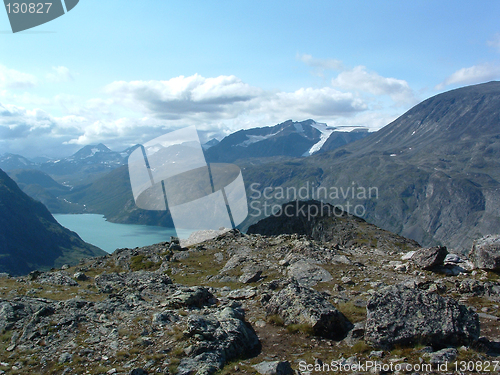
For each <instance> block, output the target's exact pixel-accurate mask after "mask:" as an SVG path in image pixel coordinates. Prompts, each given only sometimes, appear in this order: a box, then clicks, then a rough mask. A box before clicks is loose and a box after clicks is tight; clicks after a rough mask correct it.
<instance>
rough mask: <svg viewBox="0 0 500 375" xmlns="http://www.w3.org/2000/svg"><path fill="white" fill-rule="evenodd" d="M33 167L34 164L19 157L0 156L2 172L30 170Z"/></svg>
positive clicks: (10, 155)
mask: <svg viewBox="0 0 500 375" xmlns="http://www.w3.org/2000/svg"><path fill="white" fill-rule="evenodd" d="M35 166H36V164H35V163H33V162H32V161H30V160H28V159H26V158H25V157H24V156H21V155H16V154H3V155H2V156H0V169H2V170H4V171H10V170H13V169H30V168H34V167H35Z"/></svg>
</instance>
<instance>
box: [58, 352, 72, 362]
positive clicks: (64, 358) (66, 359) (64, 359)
mask: <svg viewBox="0 0 500 375" xmlns="http://www.w3.org/2000/svg"><path fill="white" fill-rule="evenodd" d="M72 358H73V356H72V355H71V354H70V353H63V354H61V356H60V357H59V363H66V362H71V359H72Z"/></svg>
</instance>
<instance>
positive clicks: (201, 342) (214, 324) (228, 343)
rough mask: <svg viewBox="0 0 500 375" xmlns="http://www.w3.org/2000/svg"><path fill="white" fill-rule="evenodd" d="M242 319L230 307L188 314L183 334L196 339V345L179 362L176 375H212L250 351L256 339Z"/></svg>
mask: <svg viewBox="0 0 500 375" xmlns="http://www.w3.org/2000/svg"><path fill="white" fill-rule="evenodd" d="M244 319H245V315H244V312H243V311H242V310H240V309H234V308H232V307H226V308H224V309H223V310H221V311H217V312H214V313H210V314H207V315H196V314H193V315H190V316H189V318H188V322H187V329H186V330H185V331H184V334H185V335H186V336H188V337H196V343H195V344H193V345H192V346H191V347H190V348H189V351H188V354H187V355H188V358H184V359H182V360H181V362H180V363H179V367H178V368H177V374H178V375H188V374H198V375H207V374H213V373H214V372H216V371H217V370H220V369H221V368H222V367H223V366H224V364H225V363H226V362H227V361H229V360H231V359H232V358H236V357H238V356H240V355H242V354H243V353H248V352H250V351H252V350H254V349H255V348H256V347H257V346H258V345H259V339H258V337H257V335H256V334H255V332H254V331H253V329H252V328H251V327H250V326H249V325H247V324H246V323H245V321H244Z"/></svg>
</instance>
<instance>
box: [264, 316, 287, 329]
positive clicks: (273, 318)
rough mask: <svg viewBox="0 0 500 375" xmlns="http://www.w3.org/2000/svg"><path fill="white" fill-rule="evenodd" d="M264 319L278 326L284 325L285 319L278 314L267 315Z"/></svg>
mask: <svg viewBox="0 0 500 375" xmlns="http://www.w3.org/2000/svg"><path fill="white" fill-rule="evenodd" d="M266 320H267V322H268V323H271V324H274V325H275V326H278V327H283V326H284V325H285V321H284V320H283V318H282V317H281V316H279V315H278V314H273V315H269V316H268V317H267V319H266Z"/></svg>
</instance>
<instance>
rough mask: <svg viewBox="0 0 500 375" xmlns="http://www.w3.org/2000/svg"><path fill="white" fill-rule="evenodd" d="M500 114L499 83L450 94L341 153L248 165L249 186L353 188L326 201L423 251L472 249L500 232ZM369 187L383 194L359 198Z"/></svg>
mask: <svg viewBox="0 0 500 375" xmlns="http://www.w3.org/2000/svg"><path fill="white" fill-rule="evenodd" d="M499 108H500V82H489V83H485V84H480V85H474V86H469V87H464V88H460V89H456V90H452V91H449V92H446V93H443V94H439V95H436V96H434V97H431V98H429V99H427V100H425V101H423V102H422V103H420V104H418V105H417V106H415V107H413V108H412V109H410V110H409V111H408V112H406V113H405V114H403V115H402V116H400V117H399V118H398V119H396V120H395V121H393V122H392V123H390V124H389V125H387V126H385V127H384V128H382V129H381V130H379V131H378V132H375V133H372V134H370V135H369V136H367V137H365V138H363V139H361V140H359V141H357V142H353V143H350V144H348V145H345V146H343V147H341V148H338V149H336V150H333V151H329V152H325V153H322V154H319V155H313V156H311V157H309V158H303V159H298V160H295V161H293V162H278V163H268V164H266V165H263V166H260V167H259V168H258V169H257V168H254V167H251V166H250V167H249V168H247V170H246V171H245V172H246V173H245V181H246V182H247V183H248V184H251V183H252V182H258V183H259V184H260V185H259V189H260V192H262V190H263V189H264V188H265V187H268V186H269V187H272V188H276V187H278V186H281V187H285V188H286V187H300V186H306V185H307V186H309V187H310V189H309V191H312V192H314V191H315V192H316V193H318V191H319V192H322V191H323V190H321V189H320V188H324V189H327V191H328V192H331V191H337V192H338V191H343V192H346V191H349V190H348V189H349V188H351V190H350V193H348V194H347V195H346V194H338V195H336V196H333V197H332V196H328V197H326V199H325V200H326V201H328V202H329V203H332V204H339V205H346V204H347V203H349V204H351V205H352V206H356V205H361V206H362V207H363V208H364V210H365V212H364V215H362V216H363V218H365V219H366V220H367V221H369V222H371V223H374V224H376V225H378V226H380V227H382V228H384V229H387V230H390V231H392V232H395V233H398V234H401V235H404V236H405V237H409V238H412V239H414V240H416V241H418V242H419V243H422V244H424V245H430V244H445V245H447V246H450V247H452V248H456V249H460V250H463V249H467V248H469V247H470V245H471V244H472V241H473V240H474V239H476V238H478V237H481V236H482V235H485V234H492V233H498V232H499V231H500V183H499V181H500V168H499V167H500V163H499V156H500V110H499ZM312 187H314V189H313V188H312ZM370 188H373V189H374V188H376V192H377V194H373V195H372V196H366V194H365V195H363V194H360V195H359V196H358V194H357V193H358V192H363V191H365V192H366V191H368V190H369V189H370ZM259 189H257V188H256V189H255V190H259ZM353 191H355V193H356V194H354V195H355V196H354V198H353V195H352V194H351V193H352V192H353ZM373 191H375V189H374V190H373ZM254 196H258V194H257V193H255V194H254ZM273 198H276V199H275V201H278V202H279V201H280V199H279V197H276V196H274V197H273ZM322 198H323V197H322ZM271 203H272V202H271ZM359 211H362V210H361V209H360V210H359ZM358 214H359V212H358Z"/></svg>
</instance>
